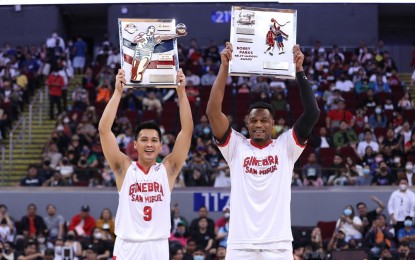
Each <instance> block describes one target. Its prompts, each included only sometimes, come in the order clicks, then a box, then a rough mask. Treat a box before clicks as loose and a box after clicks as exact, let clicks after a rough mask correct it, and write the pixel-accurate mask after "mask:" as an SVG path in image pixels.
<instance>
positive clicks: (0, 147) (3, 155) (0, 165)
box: [0, 144, 6, 184]
mask: <svg viewBox="0 0 415 260" xmlns="http://www.w3.org/2000/svg"><path fill="white" fill-rule="evenodd" d="M0 152H1V162H0V170H1V179H0V182H1V183H2V184H3V183H4V174H5V173H4V163H5V160H6V148H4V145H2V144H0Z"/></svg>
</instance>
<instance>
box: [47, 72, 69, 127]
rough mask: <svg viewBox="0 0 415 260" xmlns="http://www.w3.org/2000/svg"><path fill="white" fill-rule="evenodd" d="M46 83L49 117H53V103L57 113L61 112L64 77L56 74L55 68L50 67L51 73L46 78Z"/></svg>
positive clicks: (51, 118) (52, 118)
mask: <svg viewBox="0 0 415 260" xmlns="http://www.w3.org/2000/svg"><path fill="white" fill-rule="evenodd" d="M46 85H47V86H48V87H49V102H50V104H49V119H50V120H54V119H55V105H56V106H57V108H58V113H59V114H61V113H62V103H61V101H62V88H63V87H64V86H65V81H64V78H63V77H62V76H61V75H59V74H58V70H57V69H52V73H51V74H50V75H49V77H48V78H47V80H46Z"/></svg>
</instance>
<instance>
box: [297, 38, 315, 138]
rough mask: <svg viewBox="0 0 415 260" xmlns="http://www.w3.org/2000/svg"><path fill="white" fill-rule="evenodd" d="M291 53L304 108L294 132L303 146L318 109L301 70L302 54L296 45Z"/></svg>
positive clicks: (311, 128)
mask: <svg viewBox="0 0 415 260" xmlns="http://www.w3.org/2000/svg"><path fill="white" fill-rule="evenodd" d="M293 52H294V63H295V70H296V77H297V81H298V84H299V86H300V96H301V102H302V104H303V108H304V112H303V114H302V115H301V116H300V118H298V120H297V122H295V124H294V131H295V134H296V136H297V138H298V139H299V141H300V143H301V144H305V142H306V141H307V138H308V137H309V136H310V134H311V130H313V127H314V125H315V123H316V122H317V120H318V117H319V116H320V109H319V108H318V105H317V101H316V98H315V97H314V92H313V90H312V88H311V86H310V83H309V82H308V80H307V77H306V76H305V73H304V69H303V61H304V54H303V53H302V52H301V50H300V46H299V45H298V44H297V45H295V46H294V48H293Z"/></svg>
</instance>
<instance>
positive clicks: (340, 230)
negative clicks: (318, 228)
mask: <svg viewBox="0 0 415 260" xmlns="http://www.w3.org/2000/svg"><path fill="white" fill-rule="evenodd" d="M338 231H339V232H342V233H343V234H346V232H345V231H344V228H339V230H338Z"/></svg>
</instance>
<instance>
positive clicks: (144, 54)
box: [119, 19, 187, 87]
mask: <svg viewBox="0 0 415 260" xmlns="http://www.w3.org/2000/svg"><path fill="white" fill-rule="evenodd" d="M174 24H175V22H174V20H155V19H146V20H141V19H119V29H120V43H121V54H122V61H121V66H122V68H123V69H124V71H125V73H126V79H127V84H126V86H127V87H133V86H139V87H176V85H175V75H176V74H177V69H178V57H177V43H176V38H177V37H181V36H185V35H186V34H187V29H186V26H185V25H184V24H178V25H177V26H176V27H175V26H174ZM174 28H175V31H173V29H174ZM137 32H139V33H138V34H137ZM147 70H149V71H148V73H146V71H147Z"/></svg>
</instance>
